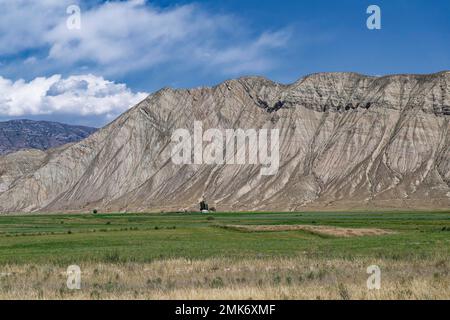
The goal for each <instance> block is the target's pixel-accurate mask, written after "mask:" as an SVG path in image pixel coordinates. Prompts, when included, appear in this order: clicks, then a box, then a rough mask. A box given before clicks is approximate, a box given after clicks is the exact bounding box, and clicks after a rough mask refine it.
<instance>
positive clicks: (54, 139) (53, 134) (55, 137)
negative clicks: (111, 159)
mask: <svg viewBox="0 0 450 320" xmlns="http://www.w3.org/2000/svg"><path fill="white" fill-rule="evenodd" d="M96 130H97V129H95V128H89V127H83V126H71V125H67V124H62V123H58V122H48V121H32V120H12V121H6V122H0V155H4V154H7V153H11V152H15V151H17V150H20V149H39V150H46V149H49V148H53V147H58V146H60V145H63V144H66V143H70V142H77V141H80V140H82V139H84V138H86V137H88V136H89V135H91V134H92V133H94V132H95V131H96Z"/></svg>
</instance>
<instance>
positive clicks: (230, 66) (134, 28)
mask: <svg viewBox="0 0 450 320" xmlns="http://www.w3.org/2000/svg"><path fill="white" fill-rule="evenodd" d="M73 3H75V4H78V5H79V6H80V8H81V28H80V29H79V30H77V29H73V30H69V29H68V28H67V23H66V22H67V19H68V18H69V15H68V14H67V13H66V8H67V7H68V6H69V5H70V4H73ZM89 4H90V3H89V2H88V1H68V0H43V1H34V0H17V1H5V0H0V30H2V33H1V34H0V57H1V56H2V55H8V54H9V55H11V54H14V53H17V52H21V51H27V50H28V51H29V50H31V51H33V50H38V51H39V58H37V57H32V58H31V60H28V61H27V63H28V64H29V63H33V64H34V65H35V66H36V67H39V68H41V69H45V68H47V69H52V70H58V68H59V69H62V68H76V67H80V66H88V67H89V70H90V72H94V73H96V74H102V75H103V76H107V77H108V78H111V77H112V76H117V75H124V74H127V73H129V72H133V71H139V70H142V69H151V68H155V67H158V66H161V65H163V64H169V65H172V66H173V65H179V66H180V68H184V69H186V68H204V69H205V70H207V71H214V72H220V73H223V74H235V73H236V72H249V73H253V72H261V71H264V70H266V69H270V68H272V67H273V62H274V60H276V54H274V52H273V50H276V49H279V48H280V47H282V46H284V45H286V44H287V41H288V39H289V35H290V33H289V31H288V30H287V29H286V30H284V29H283V30H270V31H268V30H265V31H264V30H263V31H261V32H252V31H251V30H250V28H249V27H248V26H246V23H245V21H242V20H240V19H239V18H238V17H236V16H231V15H227V14H224V13H214V12H211V11H208V10H205V9H204V8H203V7H202V6H201V5H198V4H185V5H178V6H171V7H167V8H160V7H157V6H155V5H153V4H152V2H150V1H144V0H134V1H108V2H103V3H101V2H98V3H96V4H94V5H89ZM26 59H30V58H29V57H27V58H26ZM55 73H59V72H58V71H56V72H55Z"/></svg>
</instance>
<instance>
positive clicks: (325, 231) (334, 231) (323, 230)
mask: <svg viewBox="0 0 450 320" xmlns="http://www.w3.org/2000/svg"><path fill="white" fill-rule="evenodd" d="M224 227H225V228H230V229H235V230H240V231H248V232H270V231H296V230H303V231H308V232H311V233H315V234H321V235H327V236H334V237H362V236H381V235H386V234H393V233H394V232H393V231H389V230H384V229H376V228H341V227H332V226H310V225H226V226H224Z"/></svg>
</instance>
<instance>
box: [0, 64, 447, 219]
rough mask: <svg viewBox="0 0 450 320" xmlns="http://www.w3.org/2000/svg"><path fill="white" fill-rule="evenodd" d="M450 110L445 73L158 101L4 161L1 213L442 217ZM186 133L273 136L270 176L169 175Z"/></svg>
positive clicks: (253, 172) (322, 78)
mask: <svg viewBox="0 0 450 320" xmlns="http://www.w3.org/2000/svg"><path fill="white" fill-rule="evenodd" d="M449 109H450V72H441V73H437V74H432V75H393V76H386V77H369V76H363V75H359V74H354V73H323V74H314V75H310V76H307V77H305V78H303V79H300V80H299V81H297V82H296V83H293V84H291V85H281V84H277V83H274V82H271V81H269V80H266V79H263V78H241V79H238V80H230V81H227V82H225V83H222V84H220V85H218V86H216V87H213V88H197V89H192V90H172V89H163V90H160V91H158V92H156V93H154V94H152V95H150V96H149V97H148V98H147V99H145V100H144V101H142V102H141V103H139V104H138V105H136V106H135V107H134V108H132V109H130V110H129V111H128V112H126V113H124V114H123V115H122V116H120V117H119V118H118V119H116V120H115V121H114V122H112V123H111V124H109V125H108V126H106V127H104V128H103V129H101V130H99V131H97V132H96V133H94V134H93V135H91V136H90V137H88V138H87V139H85V140H83V141H81V142H78V143H76V144H73V145H71V146H66V147H63V148H61V149H58V150H50V152H47V153H45V154H37V155H34V156H33V155H31V156H30V155H27V154H22V155H16V154H14V155H13V156H15V157H17V158H19V159H20V161H18V160H17V159H16V160H14V161H9V162H8V160H5V158H0V164H1V163H2V162H5V161H6V162H8V163H9V165H8V166H6V168H7V169H6V172H3V173H2V176H0V178H2V177H3V178H2V179H3V180H0V186H1V187H0V211H1V212H13V211H16V212H17V211H22V212H23V211H27V212H28V211H42V212H49V211H52V212H54V211H85V210H90V209H93V208H97V209H99V210H102V211H156V210H182V209H191V208H197V204H198V200H199V199H200V198H205V199H206V200H207V201H208V202H209V203H210V205H212V204H213V203H214V206H216V207H217V209H218V210H283V211H289V210H305V209H324V210H335V209H356V208H358V209H364V208H380V209H381V208H383V209H384V208H405V209H406V208H415V209H423V208H427V209H438V208H440V209H442V208H450V125H449V121H450V112H449ZM194 121H202V123H203V128H204V130H206V129H208V128H220V129H230V128H234V129H236V128H241V129H248V128H255V129H260V128H268V129H271V128H278V129H279V130H280V168H279V170H278V172H277V174H276V175H273V176H262V175H260V174H259V173H260V167H261V166H260V165H226V164H225V165H206V164H203V165H176V164H174V163H173V162H172V161H171V151H172V147H173V143H172V142H171V135H172V133H173V132H174V130H176V129H178V128H186V129H188V130H190V131H191V132H192V130H193V123H194ZM10 156H11V155H10ZM30 157H32V158H33V157H34V160H28V159H30ZM2 167H3V166H2ZM5 175H7V176H8V178H6V179H5V178H4V177H5ZM2 181H3V182H2Z"/></svg>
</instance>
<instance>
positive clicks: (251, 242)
mask: <svg viewBox="0 0 450 320" xmlns="http://www.w3.org/2000/svg"><path fill="white" fill-rule="evenodd" d="M70 265H77V266H79V267H80V269H81V289H79V290H70V289H68V287H67V273H66V270H67V267H68V266H70ZM370 266H377V267H378V268H379V270H380V272H381V282H380V289H369V288H368V286H367V281H368V279H369V277H371V274H368V273H367V268H368V267H370ZM0 299H450V211H446V212H445V211H441V212H298V213H276V212H274V213H267V212H265V213H210V214H199V213H186V214H175V213H165V214H132V213H126V214H119V213H118V214H95V215H94V214H72V215H68V214H51V215H50V214H49V215H12V216H0Z"/></svg>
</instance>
